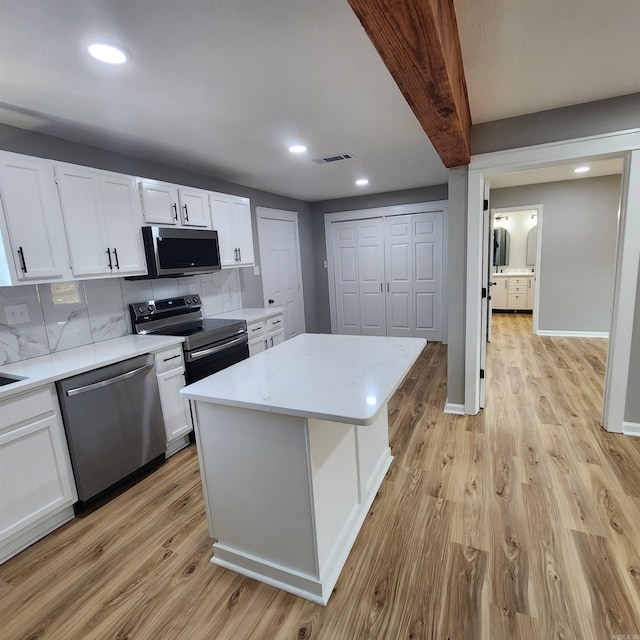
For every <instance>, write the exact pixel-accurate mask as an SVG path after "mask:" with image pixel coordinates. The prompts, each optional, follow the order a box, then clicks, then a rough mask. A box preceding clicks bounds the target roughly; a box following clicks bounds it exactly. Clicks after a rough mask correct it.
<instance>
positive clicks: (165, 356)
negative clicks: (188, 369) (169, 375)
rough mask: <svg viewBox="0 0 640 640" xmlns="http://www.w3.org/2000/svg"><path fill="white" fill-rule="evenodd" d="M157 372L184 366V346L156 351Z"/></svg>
mask: <svg viewBox="0 0 640 640" xmlns="http://www.w3.org/2000/svg"><path fill="white" fill-rule="evenodd" d="M155 359H156V373H161V372H162V371H167V370H169V369H175V368H176V367H182V366H184V360H183V358H182V347H181V346H180V345H178V346H176V347H172V348H171V349H166V350H165V351H161V352H160V353H156V356H155Z"/></svg>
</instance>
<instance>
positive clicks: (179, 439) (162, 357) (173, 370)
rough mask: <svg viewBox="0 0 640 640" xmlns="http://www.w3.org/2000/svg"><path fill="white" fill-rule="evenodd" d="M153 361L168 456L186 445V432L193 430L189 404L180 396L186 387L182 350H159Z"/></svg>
mask: <svg viewBox="0 0 640 640" xmlns="http://www.w3.org/2000/svg"><path fill="white" fill-rule="evenodd" d="M155 360H156V374H157V377H158V390H159V392H160V404H161V406H162V417H163V419H164V428H165V433H166V435H167V457H168V456H171V455H173V454H174V453H176V452H177V451H180V449H182V448H184V447H186V446H187V445H188V444H189V433H190V432H191V431H193V424H192V422H191V412H190V410H189V405H188V402H187V401H186V400H184V399H183V398H182V396H181V395H180V389H182V387H184V386H185V384H186V381H185V376H184V360H183V357H182V347H180V346H179V345H178V346H177V347H172V348H171V349H166V350H165V351H161V352H160V353H157V354H156V356H155Z"/></svg>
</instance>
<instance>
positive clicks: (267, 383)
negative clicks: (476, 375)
mask: <svg viewBox="0 0 640 640" xmlns="http://www.w3.org/2000/svg"><path fill="white" fill-rule="evenodd" d="M426 343H427V341H426V340H425V339H424V338H387V337H373V336H342V335H333V334H312V333H306V334H302V335H299V336H296V337H294V338H292V339H291V340H287V341H286V342H283V343H282V344H279V345H277V346H276V347H274V348H272V349H268V350H267V351H265V352H263V353H259V354H257V355H255V356H253V357H251V358H249V359H248V360H243V361H242V362H239V363H238V364H235V365H233V366H232V367H229V368H228V369H224V370H223V371H220V372H219V373H215V374H214V375H212V376H209V377H208V378H205V379H204V380H200V381H198V382H195V383H194V384H191V385H189V386H187V387H185V388H184V389H182V391H181V393H182V394H183V395H184V396H186V397H187V398H189V399H191V400H200V401H204V402H211V403H214V404H223V405H230V406H234V407H242V408H246V409H255V410H260V411H270V412H273V413H282V414H286V415H293V416H302V417H308V418H318V419H320V420H333V421H336V422H346V423H349V424H359V425H367V424H371V423H372V422H373V421H374V420H375V418H376V416H377V414H378V412H379V411H380V410H381V409H382V408H383V407H384V406H385V405H386V403H387V402H388V400H389V398H390V397H391V395H392V394H393V392H394V391H395V390H396V388H397V387H398V385H399V384H400V382H402V380H403V378H404V377H405V375H406V374H407V372H408V371H409V369H410V367H411V365H412V364H413V363H414V362H415V360H416V359H417V357H418V356H419V355H420V352H421V351H422V349H423V348H424V346H425V344H426Z"/></svg>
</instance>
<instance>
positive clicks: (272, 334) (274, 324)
mask: <svg viewBox="0 0 640 640" xmlns="http://www.w3.org/2000/svg"><path fill="white" fill-rule="evenodd" d="M281 342H284V324H283V319H282V316H281V315H279V316H274V317H273V318H268V319H267V344H268V348H269V349H270V348H271V347H275V346H276V345H277V344H280V343H281Z"/></svg>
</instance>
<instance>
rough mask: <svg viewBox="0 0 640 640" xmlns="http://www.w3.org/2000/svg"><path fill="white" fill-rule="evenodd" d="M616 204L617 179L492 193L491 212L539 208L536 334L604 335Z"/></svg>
mask: <svg viewBox="0 0 640 640" xmlns="http://www.w3.org/2000/svg"><path fill="white" fill-rule="evenodd" d="M619 201H620V176H603V177H599V178H585V179H581V180H569V181H566V182H550V183H547V184H534V185H526V186H522V187H509V188H506V189H494V190H492V191H491V206H492V207H495V208H504V207H515V206H525V205H530V204H542V205H543V224H542V234H541V235H540V234H539V235H538V242H541V243H542V259H541V264H540V265H539V269H538V279H537V286H538V287H539V290H540V294H539V296H540V297H539V300H540V305H539V309H538V314H539V316H538V328H539V329H540V330H542V331H558V332H564V331H575V332H595V333H601V332H607V331H608V330H609V327H610V323H611V306H612V301H613V284H614V269H615V251H616V239H617V224H618V208H619Z"/></svg>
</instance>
